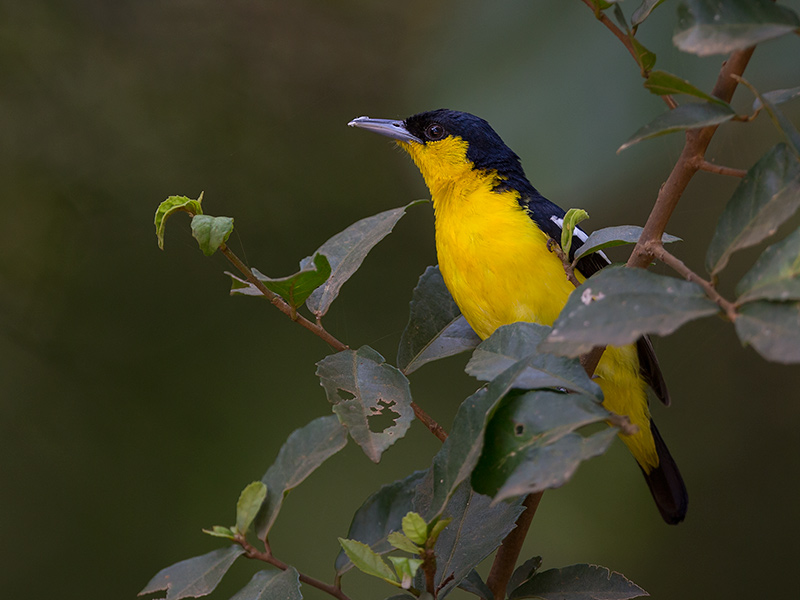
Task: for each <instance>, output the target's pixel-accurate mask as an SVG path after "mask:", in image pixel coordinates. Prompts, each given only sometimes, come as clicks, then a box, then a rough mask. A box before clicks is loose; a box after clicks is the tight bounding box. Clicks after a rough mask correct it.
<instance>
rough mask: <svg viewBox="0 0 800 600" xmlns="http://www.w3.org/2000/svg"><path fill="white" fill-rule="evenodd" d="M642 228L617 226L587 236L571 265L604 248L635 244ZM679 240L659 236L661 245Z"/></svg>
mask: <svg viewBox="0 0 800 600" xmlns="http://www.w3.org/2000/svg"><path fill="white" fill-rule="evenodd" d="M642 229H643V228H642V227H638V226H636V225H619V226H617V227H605V228H604V229H598V230H597V231H593V232H592V233H590V234H589V237H588V238H587V239H586V241H585V242H584V243H583V245H582V246H581V247H580V248H578V249H577V250H576V251H575V258H574V260H573V263H577V261H578V259H580V258H581V257H582V256H585V255H586V254H590V253H592V252H597V251H598V250H603V249H605V248H612V247H614V246H622V245H623V244H635V243H636V242H638V241H639V236H641V235H642ZM681 241H683V240H681V238H679V237H675V236H674V235H670V234H668V233H665V234H664V235H662V236H661V243H662V244H669V243H672V242H681Z"/></svg>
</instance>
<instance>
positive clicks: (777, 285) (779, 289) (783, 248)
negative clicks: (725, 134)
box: [736, 229, 800, 304]
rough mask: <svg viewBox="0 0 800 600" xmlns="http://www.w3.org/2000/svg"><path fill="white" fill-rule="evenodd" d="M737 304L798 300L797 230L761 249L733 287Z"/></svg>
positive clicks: (799, 244) (799, 236)
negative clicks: (755, 301) (759, 254)
mask: <svg viewBox="0 0 800 600" xmlns="http://www.w3.org/2000/svg"><path fill="white" fill-rule="evenodd" d="M736 294H737V295H738V296H739V297H738V298H737V299H736V302H737V303H739V304H742V303H744V302H752V301H753V300H778V301H787V300H800V229H797V230H795V231H794V233H792V234H791V235H789V236H788V237H787V238H786V239H785V240H783V241H781V242H778V243H777V244H774V245H772V246H770V247H769V248H767V249H766V250H764V253H763V254H762V255H761V256H760V257H759V258H758V260H757V261H756V262H755V264H754V265H753V267H752V268H751V269H750V270H749V271H748V272H747V273H746V274H745V276H744V277H742V279H741V280H740V281H739V283H738V285H737V286H736Z"/></svg>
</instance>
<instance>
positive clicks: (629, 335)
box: [539, 266, 719, 357]
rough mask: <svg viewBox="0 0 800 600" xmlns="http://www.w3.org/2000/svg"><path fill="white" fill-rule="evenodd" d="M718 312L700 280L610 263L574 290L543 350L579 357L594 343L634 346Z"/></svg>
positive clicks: (596, 344)
mask: <svg viewBox="0 0 800 600" xmlns="http://www.w3.org/2000/svg"><path fill="white" fill-rule="evenodd" d="M717 312H719V307H718V306H717V305H716V304H715V303H714V302H712V301H711V300H709V299H708V298H707V297H706V295H705V293H704V292H703V288H701V287H700V286H699V285H697V284H695V283H691V282H688V281H683V280H682V279H676V278H675V277H665V276H663V275H656V274H655V273H650V272H648V271H646V270H644V269H628V268H626V267H622V266H611V267H607V268H605V269H602V270H601V271H599V272H598V273H596V274H595V275H593V276H592V277H590V278H589V279H587V280H586V282H585V283H584V284H583V285H581V286H580V287H578V288H576V289H575V290H574V291H573V292H572V293H571V294H570V296H569V298H568V299H567V304H566V306H564V308H563V310H562V311H561V314H560V315H559V316H558V318H557V319H556V322H555V323H554V324H553V329H552V330H551V331H550V334H549V335H548V336H547V338H545V340H544V341H543V342H542V343H541V344H540V345H539V349H540V350H541V351H544V352H552V353H554V354H559V355H561V356H573V357H574V356H580V355H581V354H584V353H586V352H588V351H589V350H591V349H592V348H594V347H595V346H605V345H609V346H624V345H626V344H632V343H634V342H635V341H636V340H638V339H639V338H640V337H642V336H643V335H645V334H648V333H655V334H658V335H667V334H669V333H672V332H673V331H675V330H676V329H678V327H680V326H681V325H683V324H684V323H687V322H688V321H692V320H694V319H699V318H701V317H705V316H708V315H713V314H715V313H717Z"/></svg>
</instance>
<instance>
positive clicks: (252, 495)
mask: <svg viewBox="0 0 800 600" xmlns="http://www.w3.org/2000/svg"><path fill="white" fill-rule="evenodd" d="M266 497H267V486H265V485H264V482H263V481H254V482H253V483H251V484H250V485H248V486H247V487H246V488H244V489H243V490H242V493H241V494H240V495H239V501H238V502H237V503H236V531H238V532H239V533H242V534H243V533H247V530H248V529H250V525H252V524H253V521H254V520H255V518H256V515H257V514H258V511H259V510H260V509H261V505H262V504H264V499H265V498H266Z"/></svg>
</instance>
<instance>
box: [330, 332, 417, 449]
mask: <svg viewBox="0 0 800 600" xmlns="http://www.w3.org/2000/svg"><path fill="white" fill-rule="evenodd" d="M317 376H318V377H319V378H320V384H321V385H322V387H323V388H325V393H326V394H327V396H328V400H329V401H330V402H331V404H333V411H334V412H335V413H336V415H337V416H338V417H339V420H340V421H341V422H342V423H343V424H344V425H345V426H346V427H347V429H348V431H349V432H350V436H351V437H352V438H353V441H355V442H356V443H357V444H358V445H359V446H361V449H362V450H363V451H364V454H366V455H367V456H368V457H369V458H370V460H372V461H374V462H378V461H379V460H380V459H381V454H383V452H384V451H385V450H386V449H387V448H388V447H389V446H391V445H392V444H394V443H395V442H396V441H397V440H399V439H400V438H402V437H403V436H404V435H405V434H406V431H408V428H409V427H410V425H411V420H412V419H413V418H414V411H413V409H412V408H411V389H410V388H409V385H408V379H406V376H405V375H403V374H402V373H401V372H400V371H398V370H397V369H396V368H395V367H393V366H392V365H389V364H386V362H385V361H384V359H383V357H382V356H381V355H380V354H378V353H377V352H376V351H375V350H373V349H372V348H370V347H369V346H362V347H361V348H359V349H358V351H355V350H344V351H342V352H339V353H337V354H332V355H331V356H328V357H326V358H324V359H322V360H321V361H320V362H318V363H317ZM386 413H394V414H395V415H396V416H393V417H392V424H391V425H388V426H386V427H385V428H383V429H382V430H381V431H373V429H372V427H371V425H372V423H373V422H376V421H378V418H379V417H380V416H382V415H385V414H386ZM372 426H374V425H372Z"/></svg>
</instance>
